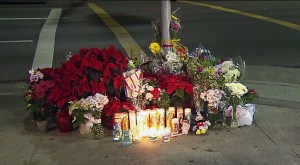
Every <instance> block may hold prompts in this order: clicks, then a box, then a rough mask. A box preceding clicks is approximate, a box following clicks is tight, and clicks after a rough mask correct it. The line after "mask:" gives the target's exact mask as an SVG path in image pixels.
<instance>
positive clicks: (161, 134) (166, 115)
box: [113, 107, 191, 145]
mask: <svg viewBox="0 0 300 165" xmlns="http://www.w3.org/2000/svg"><path fill="white" fill-rule="evenodd" d="M190 123H191V109H190V108H185V109H183V108H181V107H178V108H175V107H169V108H168V109H167V110H165V109H163V108H153V109H146V110H141V111H138V112H135V111H129V112H128V113H115V116H114V126H113V139H114V141H116V142H119V141H123V144H124V145H130V144H131V143H132V141H140V140H141V139H142V138H143V137H149V139H150V141H156V140H157V139H158V138H161V139H162V140H163V141H164V142H168V141H170V140H171V137H172V136H178V135H182V134H187V133H188V131H189V128H190Z"/></svg>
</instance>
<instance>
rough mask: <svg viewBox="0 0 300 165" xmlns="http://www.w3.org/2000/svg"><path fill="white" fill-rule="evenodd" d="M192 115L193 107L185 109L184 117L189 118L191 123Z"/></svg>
mask: <svg viewBox="0 0 300 165" xmlns="http://www.w3.org/2000/svg"><path fill="white" fill-rule="evenodd" d="M191 115H192V111H191V109H190V108H185V109H184V119H185V120H187V121H188V123H189V124H191Z"/></svg>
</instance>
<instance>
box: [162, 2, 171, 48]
mask: <svg viewBox="0 0 300 165" xmlns="http://www.w3.org/2000/svg"><path fill="white" fill-rule="evenodd" d="M170 20H171V3H170V0H164V1H161V45H162V48H163V50H164V51H165V53H167V52H168V51H170V50H171V46H172V45H171V41H170V31H169V27H170Z"/></svg>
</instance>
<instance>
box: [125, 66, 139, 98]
mask: <svg viewBox="0 0 300 165" xmlns="http://www.w3.org/2000/svg"><path fill="white" fill-rule="evenodd" d="M142 77H143V75H142V71H141V70H140V69H138V70H137V71H136V72H134V73H133V74H132V75H130V76H129V77H126V78H125V82H126V92H127V96H128V97H129V98H132V97H135V96H137V95H138V94H139V92H140V91H141V86H142V85H141V84H142Z"/></svg>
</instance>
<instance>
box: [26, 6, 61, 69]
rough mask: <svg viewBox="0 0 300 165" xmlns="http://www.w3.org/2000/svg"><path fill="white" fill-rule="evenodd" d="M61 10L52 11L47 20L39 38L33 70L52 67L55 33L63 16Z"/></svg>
mask: <svg viewBox="0 0 300 165" xmlns="http://www.w3.org/2000/svg"><path fill="white" fill-rule="evenodd" d="M61 11H62V9H61V8H57V9H52V10H51V12H50V14H49V16H48V19H47V20H46V22H45V24H44V26H43V28H42V30H41V32H40V36H39V40H38V43H37V48H36V51H35V55H34V59H33V63H32V68H33V69H37V68H46V67H52V61H53V53H54V45H55V33H56V28H57V24H58V20H59V19H52V18H59V17H60V15H61Z"/></svg>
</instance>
